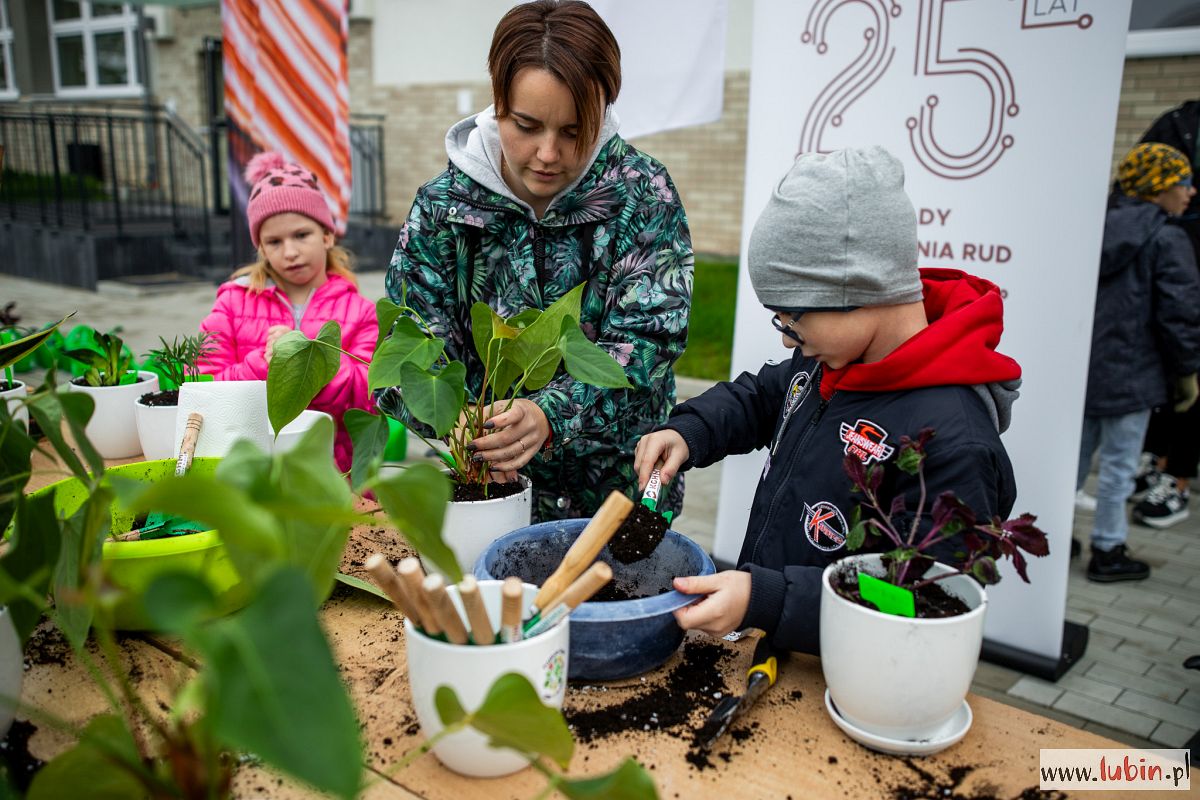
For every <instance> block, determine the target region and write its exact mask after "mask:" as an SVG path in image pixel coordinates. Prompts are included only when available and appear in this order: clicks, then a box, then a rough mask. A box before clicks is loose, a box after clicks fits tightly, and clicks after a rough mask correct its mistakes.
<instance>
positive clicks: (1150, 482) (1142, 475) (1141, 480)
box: [1129, 453, 1163, 503]
mask: <svg viewBox="0 0 1200 800" xmlns="http://www.w3.org/2000/svg"><path fill="white" fill-rule="evenodd" d="M1156 463H1158V456H1154V455H1151V454H1150V453H1142V460H1141V462H1140V463H1139V464H1138V471H1137V475H1135V476H1133V494H1131V495H1129V502H1130V503H1140V502H1141V501H1142V500H1144V499H1145V498H1146V495H1147V494H1149V493H1150V491H1151V490H1152V489H1154V487H1155V486H1157V485H1158V484H1159V483H1160V482H1161V481H1162V477H1163V474H1162V473H1161V472H1159V471H1158V468H1157V467H1155V466H1154V465H1155V464H1156Z"/></svg>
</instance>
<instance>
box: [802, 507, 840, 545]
mask: <svg viewBox="0 0 1200 800" xmlns="http://www.w3.org/2000/svg"><path fill="white" fill-rule="evenodd" d="M848 530H849V526H847V525H846V518H845V517H844V516H842V512H841V509H839V508H838V507H837V506H835V505H834V504H833V503H830V502H829V501H827V500H822V501H820V502H819V503H817V504H816V505H811V506H810V505H809V504H808V503H805V504H804V535H805V536H807V537H808V541H809V542H811V543H812V546H813V547H816V548H817V549H819V550H825V551H826V552H828V551H830V550H837V549H838V548H839V547H841V546H842V545H844V544H846V533H847V531H848Z"/></svg>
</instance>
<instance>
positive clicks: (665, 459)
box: [633, 428, 689, 489]
mask: <svg viewBox="0 0 1200 800" xmlns="http://www.w3.org/2000/svg"><path fill="white" fill-rule="evenodd" d="M688 455H689V452H688V446H687V442H685V441H684V440H683V437H682V436H680V435H679V432H678V431H675V430H671V429H670V428H665V429H663V430H661V431H655V432H654V433H648V434H646V435H645V436H643V437H642V438H641V439H639V440H638V443H637V449H636V450H635V451H634V457H633V468H634V469H635V470H636V471H637V476H638V489H645V488H646V481H648V480H650V473H651V472H653V471H654V468H655V467H659V469H660V474H661V477H662V485H663V486H666V485H667V484H668V483H670V482H671V479H672V478H674V477H675V475H676V474H677V473H678V472H679V468H680V467H682V466H683V464H684V462H686V461H687V460H688Z"/></svg>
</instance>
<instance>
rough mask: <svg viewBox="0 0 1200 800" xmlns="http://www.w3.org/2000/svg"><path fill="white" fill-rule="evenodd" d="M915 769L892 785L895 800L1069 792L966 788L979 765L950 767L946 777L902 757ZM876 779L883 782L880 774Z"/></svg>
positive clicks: (974, 799) (1017, 799)
mask: <svg viewBox="0 0 1200 800" xmlns="http://www.w3.org/2000/svg"><path fill="white" fill-rule="evenodd" d="M901 763H902V764H904V766H906V767H908V769H909V771H910V772H911V773H912V775H911V776H906V779H905V781H904V783H903V785H900V786H892V787H890V794H889V796H890V797H891V798H892V800H926V799H927V798H938V800H1066V798H1067V795H1066V794H1065V793H1063V792H1057V791H1043V790H1041V789H1039V788H1038V787H1037V786H1030V787H1029V788H1027V789H1023V790H1022V791H1021V792H1020V793H1019V794H1016V795H1011V796H1010V795H1000V794H997V793H996V791H997V790H996V789H995V788H994V787H990V786H987V785H984V786H981V787H980V788H979V790H978V791H974V792H968V791H967V790H964V789H963V788H962V784H963V782H964V781H965V780H966V779H967V776H969V775H970V774H971V773H972V772H974V771H975V767H973V766H970V765H967V764H963V765H961V766H957V767H950V769H949V771H948V772H947V774H946V776H945V777H938V776H936V775H934V774H933V773H932V772H930V771H929V770H928V769H926V768H925V767H922V766H920V765H919V764H917V762H916V761H915V760H913V759H912V758H905V759H903V760H902V761H901ZM876 782H877V783H878V782H879V779H878V776H876Z"/></svg>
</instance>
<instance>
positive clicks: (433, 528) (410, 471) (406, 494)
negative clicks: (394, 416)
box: [371, 464, 462, 583]
mask: <svg viewBox="0 0 1200 800" xmlns="http://www.w3.org/2000/svg"><path fill="white" fill-rule="evenodd" d="M371 490H372V491H373V492H375V496H376V497H377V498H379V502H380V503H381V504H382V505H383V509H384V511H386V512H387V515H388V516H389V517H390V518H391V520H392V522H394V523H395V524H396V527H397V528H399V529H400V532H401V533H402V534H404V538H405V539H407V540H408V543H409V544H411V545H412V546H413V547H414V548H416V551H417V552H418V553H420V554H421V558H422V559H424V560H426V561H428V562H429V563H430V564H432V565H433V566H434V567H435V568H437V570H438V571H439V572H441V573H442V574H443V575H445V576H446V580H447V581H449V582H451V583H458V582H459V581H461V580H462V568H461V567H460V566H459V564H458V559H457V558H455V556H454V551H453V550H451V549H450V548H449V547H448V546H447V545H446V543H445V541H443V540H442V520H443V518H444V517H445V515H446V503H448V502H450V495H451V494H452V492H453V489H452V488H451V484H450V479H449V478H448V477H447V476H446V475H444V474H442V473H441V472H440V471H438V469H437V468H436V467H433V466H431V465H429V464H415V465H413V466H411V467H407V468H405V469H403V470H401V471H400V473H399V474H398V475H391V476H388V477H387V478H383V479H380V480H376V481H375V482H374V483H372V484H371Z"/></svg>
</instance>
